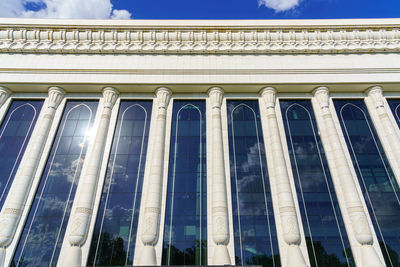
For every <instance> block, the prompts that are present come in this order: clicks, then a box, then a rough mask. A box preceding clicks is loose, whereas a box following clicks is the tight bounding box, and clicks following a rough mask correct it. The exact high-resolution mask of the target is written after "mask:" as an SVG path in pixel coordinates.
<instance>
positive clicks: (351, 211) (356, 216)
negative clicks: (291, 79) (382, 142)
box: [313, 87, 383, 266]
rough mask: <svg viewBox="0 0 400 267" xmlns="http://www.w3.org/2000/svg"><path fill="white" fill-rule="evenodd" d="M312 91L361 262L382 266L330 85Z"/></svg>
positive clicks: (367, 264)
mask: <svg viewBox="0 0 400 267" xmlns="http://www.w3.org/2000/svg"><path fill="white" fill-rule="evenodd" d="M313 93H314V97H315V98H316V100H317V102H318V104H319V107H320V110H317V111H316V112H319V113H320V114H321V116H322V119H323V123H324V127H323V128H321V129H320V131H321V134H322V135H325V136H326V137H327V140H328V142H329V144H327V145H328V146H329V147H330V151H327V152H326V153H331V154H332V155H331V156H332V159H333V160H334V162H335V166H336V171H337V177H338V178H339V181H340V189H341V191H342V192H343V199H344V202H345V206H346V211H347V213H348V215H349V217H350V221H351V227H352V230H353V233H354V235H355V239H356V240H357V241H358V243H359V244H360V245H361V255H362V264H363V265H362V266H383V265H382V263H381V262H380V260H379V257H378V255H377V253H376V251H375V250H374V249H373V248H372V243H373V237H372V231H371V228H370V226H369V224H368V220H367V215H366V213H365V210H364V208H363V205H362V202H361V199H360V197H359V195H358V191H357V187H356V184H355V181H354V179H353V175H352V172H351V168H352V166H350V165H349V163H348V161H347V159H346V156H345V151H344V149H343V147H342V145H341V142H340V137H339V134H338V132H337V130H336V126H335V122H334V120H333V117H332V114H331V111H330V109H329V90H328V88H327V87H318V88H317V89H315V90H314V92H313Z"/></svg>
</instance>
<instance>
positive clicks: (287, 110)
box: [280, 100, 354, 267]
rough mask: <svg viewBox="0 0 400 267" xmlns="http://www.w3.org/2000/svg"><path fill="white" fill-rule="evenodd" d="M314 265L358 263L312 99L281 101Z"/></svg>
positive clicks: (306, 235)
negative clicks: (336, 192)
mask: <svg viewBox="0 0 400 267" xmlns="http://www.w3.org/2000/svg"><path fill="white" fill-rule="evenodd" d="M280 105H281V110H282V117H283V123H284V126H285V132H286V140H287V144H288V149H289V154H290V160H291V165H292V170H293V176H294V180H295V185H296V191H297V196H298V201H299V204H300V205H299V207H300V212H301V217H302V221H303V226H304V233H305V237H306V242H307V248H308V253H309V255H310V262H311V266H315V267H317V266H354V260H353V257H352V253H351V250H350V243H349V240H348V237H347V234H346V229H345V228H344V223H343V219H342V215H341V213H340V211H339V209H338V208H337V207H338V206H339V204H338V201H337V197H336V194H335V189H334V187H333V184H332V180H331V176H330V172H329V169H328V164H327V161H326V157H325V153H324V149H323V147H322V145H321V140H320V138H319V135H318V134H317V132H318V130H317V124H316V121H315V117H314V113H313V110H312V107H311V102H310V101H309V100H280Z"/></svg>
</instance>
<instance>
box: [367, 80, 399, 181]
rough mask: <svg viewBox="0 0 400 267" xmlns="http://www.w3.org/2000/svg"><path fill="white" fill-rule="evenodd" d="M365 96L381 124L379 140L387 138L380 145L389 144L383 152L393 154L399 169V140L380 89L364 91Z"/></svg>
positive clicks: (374, 87)
mask: <svg viewBox="0 0 400 267" xmlns="http://www.w3.org/2000/svg"><path fill="white" fill-rule="evenodd" d="M365 94H366V95H367V96H368V97H369V99H371V100H372V103H373V105H374V107H375V109H376V113H377V114H378V119H379V121H380V122H381V124H382V131H383V132H384V136H380V138H387V139H386V141H387V142H382V145H383V146H385V145H386V144H389V146H390V147H385V150H386V151H390V152H391V153H393V155H394V157H392V158H394V160H395V162H396V163H397V166H398V167H399V168H400V140H399V137H398V135H397V133H396V130H397V129H396V128H395V127H396V126H395V125H393V123H392V122H391V120H390V117H389V114H388V112H387V111H386V108H385V106H384V104H383V103H384V99H383V95H382V87H380V86H373V87H371V88H369V89H368V90H366V92H365ZM395 174H396V175H395V176H396V179H397V183H398V184H400V177H399V174H398V172H397V171H396V172H395Z"/></svg>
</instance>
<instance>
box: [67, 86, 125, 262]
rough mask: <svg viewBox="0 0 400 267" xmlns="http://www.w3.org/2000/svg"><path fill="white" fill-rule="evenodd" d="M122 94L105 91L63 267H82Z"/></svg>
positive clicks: (112, 89) (81, 180) (109, 89)
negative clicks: (113, 115)
mask: <svg viewBox="0 0 400 267" xmlns="http://www.w3.org/2000/svg"><path fill="white" fill-rule="evenodd" d="M118 94H119V92H118V91H117V90H115V89H114V88H112V87H106V88H104V89H103V110H102V112H101V115H100V122H99V126H98V128H97V131H96V135H95V139H94V142H93V144H92V151H91V154H90V155H91V156H90V158H88V159H87V161H86V162H85V163H84V164H86V166H85V167H86V169H85V172H84V173H82V177H81V179H80V183H81V184H82V187H81V190H80V194H79V196H78V197H77V205H76V208H75V211H74V213H73V214H72V216H71V220H70V223H71V228H70V229H71V231H70V233H69V235H68V241H69V243H70V245H71V248H70V249H69V251H68V252H67V253H66V257H65V260H64V261H63V263H62V264H61V265H63V266H82V249H81V246H82V245H83V244H84V243H85V242H86V239H87V232H88V229H89V225H90V220H91V218H92V214H93V204H94V199H95V197H96V189H97V183H98V180H99V173H100V169H101V163H102V160H103V154H104V148H105V144H106V139H107V133H108V128H109V125H110V118H111V113H112V109H113V107H114V104H115V101H116V100H117V97H118Z"/></svg>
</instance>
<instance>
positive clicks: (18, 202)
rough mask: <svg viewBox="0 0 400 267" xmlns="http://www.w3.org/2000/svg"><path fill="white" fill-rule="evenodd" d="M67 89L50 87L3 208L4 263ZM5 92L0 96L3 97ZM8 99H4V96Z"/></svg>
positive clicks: (0, 257)
mask: <svg viewBox="0 0 400 267" xmlns="http://www.w3.org/2000/svg"><path fill="white" fill-rule="evenodd" d="M64 94H65V93H64V91H63V90H62V89H61V88H59V87H50V88H49V96H48V101H47V107H46V110H45V113H44V116H43V117H42V118H41V120H40V121H38V123H37V124H36V127H35V132H34V133H35V135H32V138H31V140H30V142H29V145H28V148H27V149H26V152H25V154H24V156H23V158H22V160H21V163H20V166H19V168H18V170H17V173H16V174H15V178H14V182H13V184H12V186H11V188H10V191H9V193H8V196H7V199H6V201H5V203H4V206H3V209H2V210H1V213H0V247H1V248H0V266H4V259H5V253H6V248H7V246H8V245H9V244H10V243H11V241H12V240H13V238H14V235H15V230H16V229H17V226H18V223H19V220H20V219H21V215H22V211H23V208H24V206H25V202H26V199H27V196H28V193H29V190H30V188H31V185H32V181H33V178H34V176H35V173H36V170H37V167H38V164H39V161H40V158H41V156H42V153H43V149H44V146H45V144H46V141H47V137H48V134H49V131H50V127H51V125H52V122H53V118H54V115H55V112H56V110H57V107H58V105H59V104H60V103H61V100H62V99H63V97H64ZM3 97H4V96H1V93H0V98H1V99H3ZM2 101H3V103H4V100H2Z"/></svg>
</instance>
